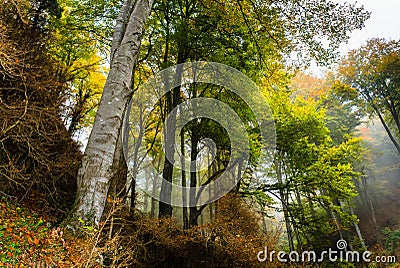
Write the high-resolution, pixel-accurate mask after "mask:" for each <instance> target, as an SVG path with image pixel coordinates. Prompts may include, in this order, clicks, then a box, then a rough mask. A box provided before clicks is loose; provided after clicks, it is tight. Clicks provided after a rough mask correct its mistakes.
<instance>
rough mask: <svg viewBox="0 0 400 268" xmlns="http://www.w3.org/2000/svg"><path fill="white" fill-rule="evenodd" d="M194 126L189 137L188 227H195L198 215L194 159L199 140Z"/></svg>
mask: <svg viewBox="0 0 400 268" xmlns="http://www.w3.org/2000/svg"><path fill="white" fill-rule="evenodd" d="M193 123H194V122H193ZM196 129H197V127H196V126H193V127H192V137H191V152H190V161H191V163H190V191H189V193H190V197H189V205H190V209H189V212H190V214H189V224H190V227H193V226H197V219H198V217H199V215H200V213H199V210H198V209H197V204H196V189H197V187H196V186H197V166H196V159H197V155H198V150H197V146H198V144H199V138H198V136H197V133H196Z"/></svg>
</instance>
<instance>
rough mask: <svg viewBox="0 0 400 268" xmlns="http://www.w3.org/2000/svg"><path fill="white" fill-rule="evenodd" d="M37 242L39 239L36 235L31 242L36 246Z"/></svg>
mask: <svg viewBox="0 0 400 268" xmlns="http://www.w3.org/2000/svg"><path fill="white" fill-rule="evenodd" d="M39 242H40V241H39V239H37V238H36V237H35V239H33V244H35V245H36V246H37V245H39Z"/></svg>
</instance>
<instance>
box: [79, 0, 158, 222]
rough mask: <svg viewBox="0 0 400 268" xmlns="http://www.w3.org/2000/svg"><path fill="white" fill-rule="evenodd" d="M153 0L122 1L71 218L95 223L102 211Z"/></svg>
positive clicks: (80, 171)
mask: <svg viewBox="0 0 400 268" xmlns="http://www.w3.org/2000/svg"><path fill="white" fill-rule="evenodd" d="M152 3H153V0H136V1H133V0H126V1H125V2H124V4H123V6H122V8H121V11H120V14H119V16H118V19H117V23H116V26H115V30H114V36H113V44H112V48H111V61H110V62H111V65H110V72H109V74H108V77H107V80H106V84H105V86H104V91H103V95H102V98H101V101H100V104H99V107H98V111H97V114H96V119H95V122H94V125H93V129H92V132H91V134H90V137H89V141H88V144H87V147H86V150H85V154H84V156H83V158H82V164H81V167H80V169H79V172H78V177H77V184H78V191H77V199H76V206H75V211H74V212H73V217H74V218H80V219H82V220H84V221H86V222H87V223H89V224H96V225H98V223H99V220H100V218H101V216H102V214H103V211H104V206H105V202H106V198H107V193H108V188H109V186H110V180H111V179H112V178H113V176H114V175H115V173H116V167H115V164H114V159H115V154H116V153H118V151H117V144H118V139H119V134H120V131H121V127H122V123H123V117H124V115H125V111H126V108H127V105H128V102H129V100H130V97H131V94H132V91H131V88H132V80H133V79H132V78H133V70H134V66H135V64H136V62H137V58H138V54H139V49H140V41H141V37H142V33H143V30H144V24H145V22H146V19H147V17H148V15H149V13H150V9H151V6H152Z"/></svg>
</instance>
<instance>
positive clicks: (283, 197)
mask: <svg viewBox="0 0 400 268" xmlns="http://www.w3.org/2000/svg"><path fill="white" fill-rule="evenodd" d="M274 162H275V171H276V178H277V181H278V183H279V184H280V185H281V186H282V185H283V180H282V170H281V164H280V162H279V160H274ZM279 195H280V199H281V202H282V210H283V216H284V219H285V224H286V232H287V236H288V241H289V249H290V251H294V242H293V230H292V226H291V223H290V216H289V210H288V207H287V205H288V204H289V202H288V201H289V200H288V198H287V195H286V194H285V193H284V190H283V189H282V187H279Z"/></svg>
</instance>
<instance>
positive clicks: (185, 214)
mask: <svg viewBox="0 0 400 268" xmlns="http://www.w3.org/2000/svg"><path fill="white" fill-rule="evenodd" d="M181 174H182V188H183V189H182V218H183V228H184V229H188V228H189V219H188V211H187V207H186V206H187V196H186V191H185V188H186V172H185V132H184V131H183V129H182V132H181Z"/></svg>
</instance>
